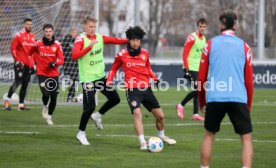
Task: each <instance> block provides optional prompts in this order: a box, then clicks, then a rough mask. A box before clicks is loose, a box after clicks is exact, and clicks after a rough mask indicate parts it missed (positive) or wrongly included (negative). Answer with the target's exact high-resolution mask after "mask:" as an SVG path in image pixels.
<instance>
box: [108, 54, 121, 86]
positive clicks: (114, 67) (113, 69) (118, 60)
mask: <svg viewBox="0 0 276 168" xmlns="http://www.w3.org/2000/svg"><path fill="white" fill-rule="evenodd" d="M120 54H121V53H118V54H117V55H116V58H115V60H114V63H113V65H112V66H111V69H110V71H109V73H108V76H107V80H106V83H107V85H110V84H112V80H113V78H114V76H115V75H116V73H117V71H118V69H119V68H120V66H121V64H122V61H121V57H122V56H121V55H120Z"/></svg>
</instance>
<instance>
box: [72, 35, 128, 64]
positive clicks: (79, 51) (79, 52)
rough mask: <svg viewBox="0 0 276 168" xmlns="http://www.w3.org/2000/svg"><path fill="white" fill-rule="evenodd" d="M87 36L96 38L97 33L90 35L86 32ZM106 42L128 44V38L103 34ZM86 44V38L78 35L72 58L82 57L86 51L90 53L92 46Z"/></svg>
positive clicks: (92, 38) (91, 38)
mask: <svg viewBox="0 0 276 168" xmlns="http://www.w3.org/2000/svg"><path fill="white" fill-rule="evenodd" d="M86 37H87V38H88V39H90V40H96V35H93V36H90V35H88V34H86ZM102 37H103V41H104V44H126V43H128V39H126V38H116V37H109V36H105V35H102ZM83 46H84V39H83V37H82V36H78V37H77V38H76V40H75V43H74V47H73V49H72V59H73V60H77V59H79V58H80V57H82V56H84V55H85V54H86V53H88V52H89V51H90V50H91V49H92V48H91V47H89V46H88V47H86V48H83Z"/></svg>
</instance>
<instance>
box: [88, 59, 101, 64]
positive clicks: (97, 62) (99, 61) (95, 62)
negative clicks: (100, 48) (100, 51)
mask: <svg viewBox="0 0 276 168" xmlns="http://www.w3.org/2000/svg"><path fill="white" fill-rule="evenodd" d="M102 62H103V59H101V60H96V61H91V62H90V65H91V66H93V65H97V64H99V63H102Z"/></svg>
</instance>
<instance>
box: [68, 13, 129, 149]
mask: <svg viewBox="0 0 276 168" xmlns="http://www.w3.org/2000/svg"><path fill="white" fill-rule="evenodd" d="M96 23H97V19H96V18H95V17H93V16H87V17H86V18H85V19H84V21H83V28H84V32H83V33H81V34H80V35H79V36H78V37H77V38H76V41H75V43H74V47H73V51H72V58H73V60H78V69H79V80H80V82H81V83H82V86H83V113H82V116H81V120H80V125H79V132H78V134H77V139H78V140H79V141H80V143H81V144H82V145H89V142H88V141H87V138H86V135H85V129H86V125H87V123H88V121H89V118H91V119H92V120H93V121H94V122H95V125H96V127H97V128H98V129H99V130H102V129H103V125H102V116H103V115H104V114H105V113H106V112H107V111H108V110H109V109H111V108H112V107H114V106H116V105H117V104H119V103H120V97H119V95H118V93H117V91H116V90H109V89H107V87H106V79H105V71H104V69H105V64H104V53H103V52H104V44H126V43H127V41H128V40H127V39H121V38H114V37H109V36H104V35H100V34H98V33H95V30H96ZM97 90H99V91H100V92H101V93H102V94H103V95H104V96H105V97H106V98H107V101H106V102H105V103H104V105H103V106H102V107H101V108H100V109H99V111H98V112H95V113H93V112H94V110H95V97H94V96H95V93H96V91H97ZM92 113H93V114H92ZM91 114H92V115H91Z"/></svg>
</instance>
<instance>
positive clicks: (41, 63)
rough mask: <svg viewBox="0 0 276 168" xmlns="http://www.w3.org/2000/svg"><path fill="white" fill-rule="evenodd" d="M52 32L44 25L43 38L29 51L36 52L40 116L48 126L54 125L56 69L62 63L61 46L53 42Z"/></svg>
mask: <svg viewBox="0 0 276 168" xmlns="http://www.w3.org/2000/svg"><path fill="white" fill-rule="evenodd" d="M53 30H54V28H53V26H52V25H51V24H45V25H44V26H43V33H44V37H43V38H42V39H41V40H38V41H37V42H36V45H37V47H36V48H35V50H34V51H31V52H35V51H36V55H35V62H36V71H37V72H36V73H37V77H38V81H39V87H40V90H41V93H42V102H43V109H42V116H43V118H44V119H45V120H46V122H47V124H48V125H53V124H54V123H53V120H52V115H53V113H54V110H55V108H56V104H57V96H58V93H59V82H58V76H59V72H58V67H59V66H60V65H63V63H64V56H63V52H62V48H61V44H60V43H59V42H58V41H57V40H55V37H54V36H53V34H54V31H53ZM49 99H50V102H49ZM48 104H49V106H48Z"/></svg>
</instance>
